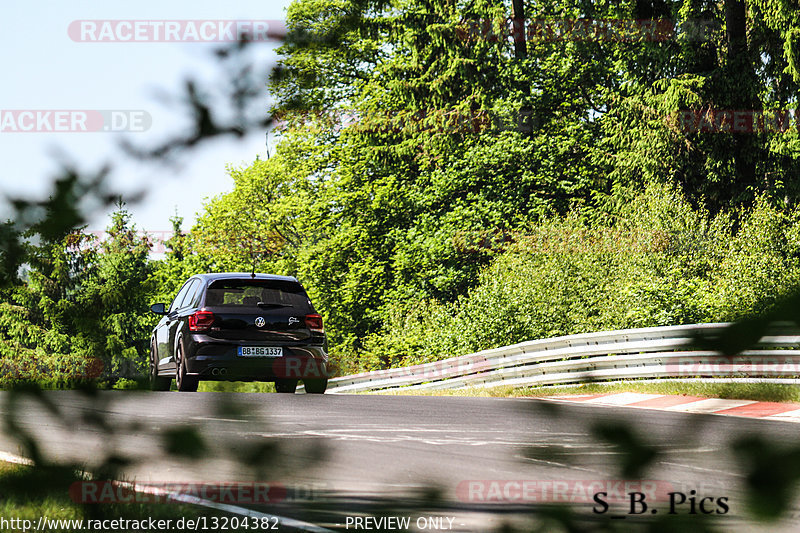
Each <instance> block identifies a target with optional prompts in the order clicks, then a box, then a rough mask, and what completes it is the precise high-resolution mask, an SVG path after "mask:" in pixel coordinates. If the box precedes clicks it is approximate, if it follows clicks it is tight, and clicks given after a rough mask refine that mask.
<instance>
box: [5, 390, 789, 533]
mask: <svg viewBox="0 0 800 533" xmlns="http://www.w3.org/2000/svg"><path fill="white" fill-rule="evenodd" d="M10 399H11V397H10V396H9V393H2V394H0V406H1V407H0V409H2V416H3V417H4V418H5V419H6V421H8V419H9V416H12V417H13V419H14V420H16V423H17V424H18V426H19V428H20V429H22V430H23V431H26V432H29V433H30V434H32V435H33V436H34V437H35V439H36V440H37V442H38V443H39V445H40V446H41V450H42V453H43V455H44V456H45V457H47V458H50V459H53V460H58V461H64V462H66V461H71V462H75V463H77V464H79V465H80V466H81V467H83V468H85V469H93V468H96V467H97V466H98V465H99V464H101V463H102V462H103V461H104V460H105V459H107V458H108V457H111V456H114V457H117V458H119V457H124V458H127V459H128V460H130V464H129V465H128V466H126V467H125V470H124V472H125V476H126V477H127V478H128V479H131V480H134V481H136V482H137V483H158V482H170V483H176V482H188V481H192V482H204V483H218V482H222V481H236V482H241V483H248V482H269V483H276V484H282V485H283V486H285V487H288V488H289V492H288V493H287V494H290V495H293V496H289V497H287V501H285V502H278V503H274V504H273V505H262V506H256V507H258V508H261V509H269V510H270V512H277V511H281V512H283V513H285V514H291V513H295V514H296V513H298V512H301V511H298V509H300V508H301V507H302V508H303V509H304V510H303V511H302V513H303V518H306V519H308V518H309V517H311V519H314V520H316V523H326V524H329V525H334V524H337V523H339V524H340V525H343V524H344V523H345V520H346V518H347V517H349V516H351V515H353V516H355V515H356V514H357V513H358V512H363V513H365V514H367V515H371V514H372V513H374V514H375V516H377V515H378V514H380V513H379V512H378V511H376V510H375V509H377V507H376V506H380V505H389V506H394V509H395V511H397V513H395V514H398V515H403V513H405V515H412V511H413V516H417V515H418V514H419V513H421V512H422V513H424V512H428V514H429V515H431V516H441V517H446V516H453V517H455V518H456V520H457V523H456V524H455V525H452V527H451V530H461V531H480V530H485V529H484V528H489V527H494V526H497V525H499V524H500V523H502V522H504V521H511V522H512V523H522V522H521V521H523V520H526V519H527V517H526V516H525V515H527V514H528V513H529V512H530V511H531V510H536V509H539V510H541V509H548V508H549V504H551V503H554V502H555V503H562V502H564V501H565V500H567V501H568V502H569V503H570V504H571V505H572V506H573V509H574V510H575V512H576V513H577V516H579V517H581V519H585V520H586V521H587V523H589V524H593V525H598V524H600V525H603V523H604V522H603V521H606V523H605V525H606V526H607V525H608V523H607V522H608V521H609V520H616V521H617V523H625V524H626V526H630V525H632V524H635V523H638V522H639V521H640V520H643V519H644V518H643V517H645V516H647V517H648V518H647V519H648V520H652V519H655V517H656V515H652V516H651V513H652V509H656V510H657V511H658V512H660V513H661V514H660V515H658V516H659V517H663V518H664V519H665V518H666V517H665V516H664V515H666V514H667V513H668V511H669V496H668V495H667V494H668V493H669V492H673V493H675V492H681V493H683V494H685V495H686V497H687V500H686V502H684V503H683V504H677V503H676V517H677V518H674V519H675V520H678V519H685V520H689V521H690V522H691V520H700V519H701V517H702V515H703V513H701V512H700V511H699V501H700V500H701V499H702V498H704V497H707V498H713V500H706V503H705V506H704V509H705V510H710V511H711V515H712V516H713V517H714V518H715V519H717V520H718V522H717V523H718V524H719V525H720V527H721V528H722V529H723V530H732V529H742V530H751V527H754V526H752V524H750V523H749V521H748V520H749V519H748V518H747V508H746V502H745V498H744V492H743V484H744V481H745V475H744V472H743V469H742V466H743V465H742V460H741V458H737V457H736V456H734V455H732V453H731V452H730V451H729V450H728V448H729V446H730V444H731V443H732V442H735V441H736V440H737V439H740V438H742V437H747V436H757V437H763V438H766V439H768V440H769V442H770V443H772V444H775V445H781V446H783V445H785V446H790V445H798V444H800V425H799V424H791V423H785V422H776V421H763V420H749V419H742V418H733V417H723V416H713V415H694V414H686V413H670V412H663V411H646V410H639V409H625V408H608V407H598V406H588V405H569V404H553V403H550V402H545V401H541V400H534V399H498V398H462V397H413V396H368V395H353V396H347V395H324V396H315V395H301V394H298V395H279V394H225V393H177V392H166V393H150V392H122V391H119V392H117V391H109V392H102V393H99V394H97V395H94V396H87V395H84V394H82V393H79V392H75V391H52V392H45V393H44V394H43V395H42V397H41V399H38V400H37V399H31V398H22V399H19V400H17V403H16V404H15V405H11V403H10ZM620 424H627V425H630V427H631V428H632V429H631V431H632V435H633V436H632V437H631V438H632V440H631V441H630V442H632V443H633V444H634V445H633V449H634V450H638V452H637V453H633V454H630V453H626V452H625V451H624V450H623V449H621V448H619V447H617V446H615V445H614V444H613V443H612V442H609V439H611V440H615V439H618V438H620V435H624V429H623V428H622V427H621V426H620ZM175 428H179V429H180V430H181V431H179V432H175ZM599 433H602V434H605V435H607V436H608V437H606V438H602V437H598V434H599ZM168 435H172V438H169V437H168ZM167 444H168V445H169V446H171V448H172V450H173V453H167V452H166V451H165V446H166V445H167ZM0 450H2V451H6V452H11V453H23V454H24V453H25V452H24V449H23V448H21V447H20V444H19V442H18V440H17V439H15V438H14V437H13V436H12V434H11V432H10V431H9V429H8V426H6V430H5V431H4V432H3V434H2V436H0ZM648 450H650V451H648ZM652 451H654V452H655V453H656V456H655V459H654V460H653V461H652V463H650V466H649V467H648V468H647V469H645V470H643V471H641V472H633V475H631V473H628V475H627V476H626V475H625V474H624V472H622V470H621V466H620V464H621V463H631V464H635V463H636V459H637V458H638V457H642V454H647V453H652ZM185 456H193V457H194V458H193V459H192V458H185ZM623 479H627V482H628V485H622V484H621V483H622V480H623ZM692 490H693V491H695V493H694V494H692V493H691V492H690V491H692ZM601 491H605V492H607V493H608V494H609V496H606V499H608V500H610V502H611V504H612V505H610V508H609V510H608V511H607V512H606V513H604V514H598V513H595V512H593V508H597V509H599V508H601V506H600V505H599V504H598V502H596V501H595V500H594V499H593V497H594V494H595V493H597V492H601ZM628 492H642V493H645V494H646V496H647V499H646V502H647V503H648V504H649V507H648V511H647V512H646V513H642V514H641V515H638V514H636V515H634V514H630V513H629V512H628V511H629V510H630V501H629V496H628ZM616 494H620V500H619V501H618V502H617V503H618V504H619V505H614V503H615V502H614V498H615V495H616ZM673 498H674V499H677V498H678V496H673ZM691 498H696V500H695V504H697V505H695V513H694V514H692V513H690V503H691V501H690V500H691ZM720 498H726V499H725V500H722V501H723V502H724V505H723V506H720V503H719V502H720ZM723 507H727V508H728V509H727V510H725V512H722V511H723V510H724V509H723ZM636 510H637V511H639V510H641V506H640V507H637V508H636ZM323 511H324V512H323ZM314 512H317V514H314ZM382 512H388V511H386V510H384V511H382ZM792 514H793V515H796V516H797V517H798V518H797V519H794V518H791V517H790V518H788V519H787V520H786V521H784V522H783V523H782V524H780V527H779V526H776V525H771V526H770V527H769V528H766V529H765V531H766V530H769V531H776V530H780V529H781V528H784V529H785V530H787V531H788V530H792V529H794V527H793V526H796V525H797V524H800V507H798V506H795V510H794V511H793V512H792ZM612 516H614V517H616V518H612ZM623 517H624V518H623ZM623 521H625V522H623ZM412 522H413V521H412ZM444 524H446V522H444V523H443V524H442V528H443V527H444ZM598 527H599V526H598ZM603 527H605V526H603ZM348 529H349V530H353V529H354V528H353V527H351V528H348ZM362 530H363V529H362Z"/></svg>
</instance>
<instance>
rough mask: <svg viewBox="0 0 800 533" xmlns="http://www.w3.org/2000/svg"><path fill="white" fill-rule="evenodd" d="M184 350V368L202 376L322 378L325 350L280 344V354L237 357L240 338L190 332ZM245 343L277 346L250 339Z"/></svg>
mask: <svg viewBox="0 0 800 533" xmlns="http://www.w3.org/2000/svg"><path fill="white" fill-rule="evenodd" d="M193 337H194V338H193V339H192V341H190V344H191V346H188V347H187V350H186V352H185V353H186V354H187V357H186V370H187V373H188V374H190V375H195V376H198V377H199V378H200V379H202V380H224V381H274V380H275V379H282V378H289V379H304V378H305V379H313V378H326V377H328V376H327V360H328V354H327V352H326V351H325V348H324V346H321V345H299V346H292V345H289V346H281V348H283V357H241V356H239V355H238V347H239V346H240V345H242V342H240V341H225V340H220V339H214V338H211V337H207V336H204V335H197V336H193ZM245 344H246V345H247V346H277V345H276V343H265V342H253V341H248V342H246V343H245Z"/></svg>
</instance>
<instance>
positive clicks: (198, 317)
mask: <svg viewBox="0 0 800 533" xmlns="http://www.w3.org/2000/svg"><path fill="white" fill-rule="evenodd" d="M213 323H214V313H212V312H211V311H197V312H196V313H194V314H191V315H189V331H206V330H207V329H208V328H210V327H211V324H213Z"/></svg>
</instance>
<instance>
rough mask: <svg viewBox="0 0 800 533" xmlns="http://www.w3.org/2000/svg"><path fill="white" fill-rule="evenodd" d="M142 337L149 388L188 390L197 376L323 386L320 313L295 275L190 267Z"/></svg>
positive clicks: (312, 388)
mask: <svg viewBox="0 0 800 533" xmlns="http://www.w3.org/2000/svg"><path fill="white" fill-rule="evenodd" d="M150 310H151V311H153V312H154V313H156V314H159V315H163V318H162V319H161V320H160V321H159V323H158V325H157V326H156V327H155V329H154V330H153V336H152V340H151V342H150V345H151V348H150V352H151V354H150V378H151V381H152V385H153V389H154V390H169V388H170V385H171V383H172V379H173V378H174V379H175V381H176V382H177V385H178V390H179V391H196V390H197V386H198V384H199V382H200V381H201V380H216V381H274V382H275V389H276V390H277V391H278V392H292V393H293V392H294V391H295V389H296V387H297V383H298V381H299V380H302V381H303V384H304V386H305V390H306V392H309V393H316V394H322V393H324V392H325V389H326V388H327V385H328V379H327V367H326V365H327V361H328V354H327V342H326V339H325V331H324V329H323V327H322V317H321V316H320V315H319V314H318V313H317V312H316V311H315V310H314V306H313V305H312V304H311V300H309V298H308V295H307V294H306V291H305V290H304V289H303V287H302V285H300V283H299V282H298V281H297V279H295V278H293V277H288V276H273V275H267V274H248V273H222V274H198V275H196V276H192V277H191V278H189V280H188V281H186V283H184V285H183V287H181V290H180V291H178V294H177V296H175V299H174V300H173V301H172V305H170V306H169V309H167V305H166V304H163V303H158V304H154V305H152V306H151V307H150Z"/></svg>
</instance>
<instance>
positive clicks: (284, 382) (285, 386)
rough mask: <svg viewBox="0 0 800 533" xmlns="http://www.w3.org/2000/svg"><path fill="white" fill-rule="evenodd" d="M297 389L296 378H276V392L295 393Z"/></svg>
mask: <svg viewBox="0 0 800 533" xmlns="http://www.w3.org/2000/svg"><path fill="white" fill-rule="evenodd" d="M296 390H297V380H296V379H276V380H275V392H283V393H287V394H294V393H295V391H296Z"/></svg>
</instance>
